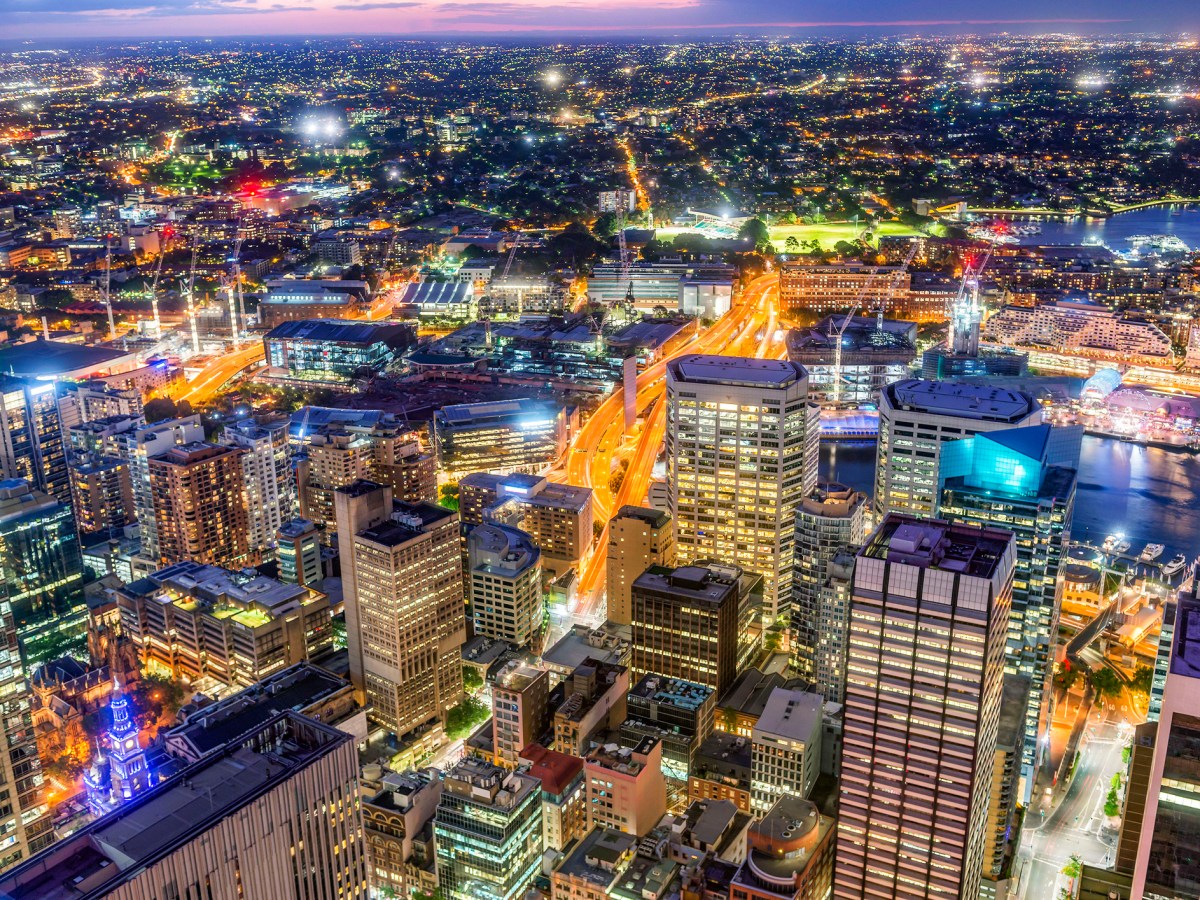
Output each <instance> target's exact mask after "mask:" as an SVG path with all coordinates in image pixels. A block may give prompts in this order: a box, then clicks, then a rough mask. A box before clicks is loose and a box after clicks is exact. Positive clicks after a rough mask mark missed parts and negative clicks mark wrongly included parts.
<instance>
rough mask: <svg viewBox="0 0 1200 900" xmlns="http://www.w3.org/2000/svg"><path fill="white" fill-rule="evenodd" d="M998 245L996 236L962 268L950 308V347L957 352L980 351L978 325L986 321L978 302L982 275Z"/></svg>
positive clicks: (967, 354)
mask: <svg viewBox="0 0 1200 900" xmlns="http://www.w3.org/2000/svg"><path fill="white" fill-rule="evenodd" d="M995 249H996V242H995V241H994V240H993V241H992V242H991V243H990V244H988V248H987V252H986V253H985V254H984V255H983V259H982V260H980V261H979V262H978V263H976V262H975V261H974V260H972V261H971V262H970V263H968V264H967V266H966V268H964V269H963V278H962V284H960V285H959V288H958V294H957V296H955V298H954V306H953V308H952V309H951V311H950V342H949V343H950V350H951V351H952V352H953V353H954V354H955V355H956V356H978V355H979V326H980V324H981V323H982V322H983V307H982V306H981V305H980V303H979V278H980V276H981V275H982V274H983V270H984V269H986V268H987V264H988V262H989V261H991V258H992V251H993V250H995Z"/></svg>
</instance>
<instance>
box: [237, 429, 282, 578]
mask: <svg viewBox="0 0 1200 900" xmlns="http://www.w3.org/2000/svg"><path fill="white" fill-rule="evenodd" d="M221 443H222V444H224V445H225V446H227V447H237V448H238V449H240V450H241V451H242V456H241V463H242V484H243V490H244V493H245V498H246V519H247V527H248V532H247V537H248V539H249V542H250V548H251V550H252V551H253V552H254V553H256V554H258V555H259V556H263V555H270V554H273V552H274V550H275V536H276V534H277V532H278V531H279V528H280V526H282V525H283V523H284V522H286V521H288V519H290V518H291V517H292V515H293V513H294V512H295V510H296V504H297V498H296V480H295V474H294V473H293V471H292V460H291V456H290V454H289V453H288V420H287V419H276V420H275V421H273V422H264V423H258V422H253V421H245V420H243V421H241V422H238V423H236V424H234V425H227V426H226V427H225V430H224V432H222V435H221Z"/></svg>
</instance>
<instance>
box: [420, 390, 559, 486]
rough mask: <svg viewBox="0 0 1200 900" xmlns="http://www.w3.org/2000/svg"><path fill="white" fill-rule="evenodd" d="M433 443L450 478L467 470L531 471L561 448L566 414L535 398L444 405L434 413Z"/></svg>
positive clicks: (538, 468)
mask: <svg viewBox="0 0 1200 900" xmlns="http://www.w3.org/2000/svg"><path fill="white" fill-rule="evenodd" d="M433 443H434V446H435V448H436V452H437V459H438V465H439V467H440V469H441V471H442V474H443V475H444V476H445V477H446V478H448V479H450V480H451V481H457V480H459V479H460V478H462V477H463V476H465V475H469V474H471V473H472V472H496V473H499V474H505V475H507V474H510V473H512V472H526V473H535V472H537V471H540V470H541V468H542V467H543V466H545V465H546V463H548V462H550V461H552V460H555V459H557V458H558V457H559V456H560V455H561V454H562V452H563V451H564V450H565V449H566V446H567V422H566V413H565V412H564V411H563V410H562V409H561V408H560V407H558V406H556V405H554V404H551V403H542V402H540V401H537V400H497V401H492V402H486V403H462V404H457V405H454V406H444V407H442V408H441V409H439V410H438V411H437V412H435V413H434V416H433Z"/></svg>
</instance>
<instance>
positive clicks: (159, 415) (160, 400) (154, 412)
mask: <svg viewBox="0 0 1200 900" xmlns="http://www.w3.org/2000/svg"><path fill="white" fill-rule="evenodd" d="M175 411H176V409H175V401H174V400H172V399H171V398H170V397H155V398H154V399H153V400H147V401H146V405H145V406H144V407H143V408H142V415H144V416H145V417H146V421H147V422H148V423H150V424H154V423H155V422H161V421H162V420H163V419H173V418H175Z"/></svg>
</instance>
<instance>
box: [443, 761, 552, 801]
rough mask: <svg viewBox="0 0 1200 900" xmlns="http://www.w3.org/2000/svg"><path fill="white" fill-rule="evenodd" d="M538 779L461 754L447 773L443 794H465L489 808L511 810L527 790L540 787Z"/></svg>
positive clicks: (522, 798) (524, 795)
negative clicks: (461, 756) (459, 758)
mask: <svg viewBox="0 0 1200 900" xmlns="http://www.w3.org/2000/svg"><path fill="white" fill-rule="evenodd" d="M540 789H541V782H539V781H538V780H537V779H536V778H534V777H532V776H530V775H526V774H524V773H522V772H509V771H508V770H506V769H502V768H500V767H499V766H496V765H493V764H492V763H490V762H487V761H485V760H482V759H479V758H478V757H474V756H464V757H463V758H462V760H461V761H460V762H459V763H458V764H457V765H455V766H454V767H453V768H452V769H449V770H448V771H447V772H446V778H445V790H444V792H443V794H442V799H443V801H444V800H445V799H446V796H447V795H448V794H449V795H455V796H459V797H467V798H470V800H471V801H472V802H474V803H476V804H479V805H483V806H488V807H490V808H492V809H500V810H511V809H515V808H516V807H518V806H520V804H521V803H522V801H524V800H525V798H526V797H528V796H529V794H530V792H532V791H536V790H540Z"/></svg>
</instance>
